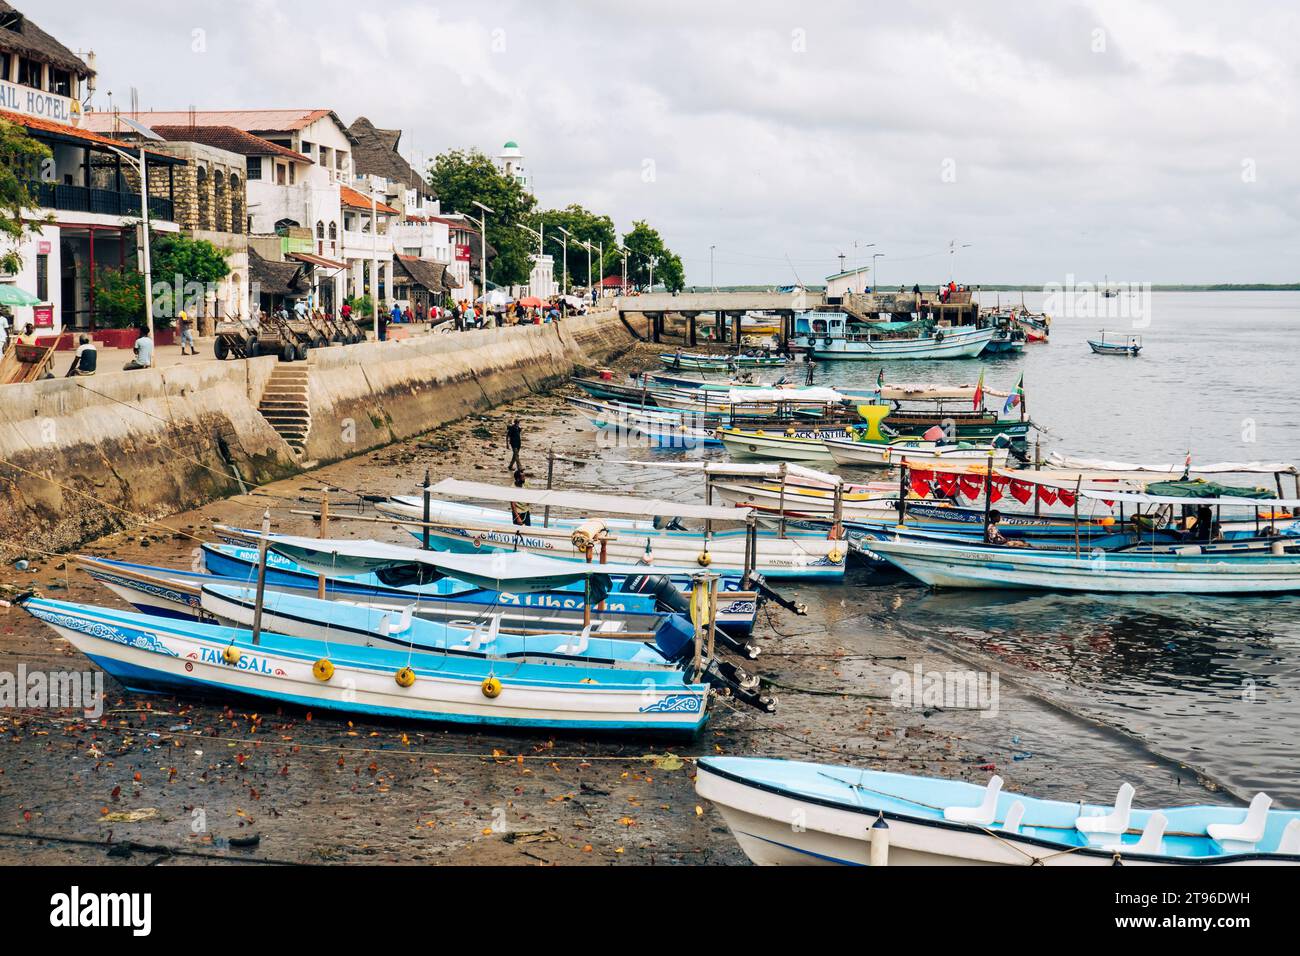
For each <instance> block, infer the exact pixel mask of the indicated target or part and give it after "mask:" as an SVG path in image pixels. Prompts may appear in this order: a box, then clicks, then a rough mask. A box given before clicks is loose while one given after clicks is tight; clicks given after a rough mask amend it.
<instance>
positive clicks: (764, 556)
mask: <svg viewBox="0 0 1300 956" xmlns="http://www.w3.org/2000/svg"><path fill="white" fill-rule="evenodd" d="M430 490H431V492H432V494H433V495H437V496H442V495H450V496H453V497H461V498H471V499H478V500H484V501H500V502H511V501H520V502H526V503H528V504H530V505H532V506H533V507H534V508H546V507H554V508H556V509H557V510H568V511H576V512H578V513H579V514H582V515H586V516H591V515H635V516H637V517H636V518H635V519H633V520H627V519H621V518H610V519H593V518H591V517H584V518H581V519H577V518H554V517H553V518H551V519H550V523H549V526H547V525H546V524H545V523H543V524H541V525H539V524H533V525H530V526H518V525H515V524H514V523H513V522H512V521H511V519H510V514H509V512H505V511H497V510H494V509H489V508H480V507H475V506H471V505H464V504H458V503H456V502H451V501H446V500H441V498H436V499H433V500H431V502H430V519H431V521H432V522H433V525H432V527H430V528H429V535H430V541H431V544H432V545H433V546H434V547H438V548H442V549H445V550H450V551H455V552H458V553H475V552H481V551H485V550H486V551H527V552H529V553H532V554H539V555H543V556H545V557H552V558H561V559H564V560H570V561H588V560H590V559H591V558H592V555H593V548H597V549H599V551H600V555H601V556H602V557H604V558H605V559H606V560H609V561H612V562H616V563H624V564H634V563H636V562H638V561H644V560H647V559H649V560H653V561H654V563H655V565H656V566H657V567H658V566H666V567H668V568H689V567H698V568H710V569H712V570H714V571H716V572H719V573H724V574H742V575H743V574H747V573H750V572H757V573H758V574H761V575H763V576H764V577H767V578H771V579H778V578H838V577H841V576H842V575H843V574H844V557H845V552H844V547H843V543H842V542H839V541H836V540H833V539H828V538H827V537H826V536H825V535H816V534H799V535H789V536H781V535H776V534H772V533H769V532H765V531H764V532H757V531H751V530H749V529H746V528H743V527H742V528H740V529H738V530H730V529H726V530H714V529H713V527H712V525H713V523H715V522H727V523H731V524H735V523H737V522H743V521H744V520H745V518H746V516H747V512H746V511H745V510H744V509H740V508H719V507H715V506H709V505H693V504H683V503H680V502H672V501H655V500H652V499H641V498H632V497H627V496H621V495H602V494H593V493H588V492H577V491H553V490H544V489H532V488H506V487H500V486H496V485H489V484H481V483H477V482H464V481H458V480H456V479H445V480H444V481H442V482H440V483H439V484H437V485H435V486H433V487H432V488H431V489H430ZM377 507H378V509H379V510H380V511H381V512H384V513H386V514H391V515H395V516H398V517H401V518H404V519H407V520H413V521H420V520H421V518H422V515H423V513H424V502H423V501H422V499H420V498H412V497H404V496H398V497H395V498H391V499H389V500H388V501H387V502H382V503H380V504H379V505H378V506H377ZM534 514H536V512H534ZM653 518H661V519H666V520H669V519H674V518H681V519H683V520H692V519H698V520H701V521H704V522H705V528H704V529H702V530H697V531H692V530H676V529H673V528H657V527H655V526H654V523H653V521H650V520H644V519H653ZM544 522H545V519H544ZM412 533H413V534H416V535H417V536H418V535H419V534H420V533H421V532H419V531H412ZM751 538H752V540H751Z"/></svg>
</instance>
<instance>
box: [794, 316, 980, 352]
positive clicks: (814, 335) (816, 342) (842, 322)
mask: <svg viewBox="0 0 1300 956" xmlns="http://www.w3.org/2000/svg"><path fill="white" fill-rule="evenodd" d="M924 325H926V323H916V322H873V323H865V324H861V323H854V322H852V320H851V319H850V317H849V315H848V314H847V313H844V312H803V313H799V314H797V315H796V316H795V336H794V337H793V338H792V339H791V340H790V346H791V348H795V349H801V350H803V351H806V352H809V353H811V354H812V356H813V357H814V358H817V359H822V360H832V359H860V360H883V359H950V358H952V359H955V358H974V357H975V356H977V355H979V354H980V353H982V352H983V351H984V349H985V347H986V346H987V345H988V344H989V342H990V341H992V339H993V335H994V333H995V332H996V331H997V330H996V329H995V328H993V327H992V326H987V327H984V328H977V327H975V326H973V325H970V326H966V325H963V326H955V327H953V328H937V329H933V330H928V329H927V328H923V327H922V326H924Z"/></svg>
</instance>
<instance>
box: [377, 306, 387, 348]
mask: <svg viewBox="0 0 1300 956" xmlns="http://www.w3.org/2000/svg"><path fill="white" fill-rule="evenodd" d="M387 338H388V313H387V312H385V311H384V310H383V309H380V310H379V314H378V315H377V316H375V340H376V341H377V342H382V341H384V340H385V339H387Z"/></svg>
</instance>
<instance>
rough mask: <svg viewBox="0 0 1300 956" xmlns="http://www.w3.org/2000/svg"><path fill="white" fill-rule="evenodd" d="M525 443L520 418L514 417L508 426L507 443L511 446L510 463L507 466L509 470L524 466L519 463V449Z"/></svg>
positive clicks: (516, 469)
mask: <svg viewBox="0 0 1300 956" xmlns="http://www.w3.org/2000/svg"><path fill="white" fill-rule="evenodd" d="M523 443H524V430H523V428H522V427H521V426H520V424H519V419H517V418H515V419H512V420H511V422H510V424H509V426H507V427H506V444H507V445H509V446H510V464H509V465H507V466H506V470H507V471H519V470H520V469H521V468H522V467H523V466H522V465H521V464H520V463H519V451H520V449H521V448H522V447H523Z"/></svg>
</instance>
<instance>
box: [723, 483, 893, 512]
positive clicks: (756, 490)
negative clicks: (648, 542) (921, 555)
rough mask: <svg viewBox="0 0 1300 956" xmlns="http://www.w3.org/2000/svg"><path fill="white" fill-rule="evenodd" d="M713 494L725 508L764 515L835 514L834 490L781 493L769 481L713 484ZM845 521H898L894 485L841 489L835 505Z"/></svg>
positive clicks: (796, 488)
mask: <svg viewBox="0 0 1300 956" xmlns="http://www.w3.org/2000/svg"><path fill="white" fill-rule="evenodd" d="M713 492H714V494H716V495H717V496H718V497H719V498H721V499H722V500H723V501H725V502H726V503H727V504H729V505H732V506H733V507H738V508H753V509H755V510H756V511H760V512H763V513H765V514H780V513H781V512H785V513H786V514H797V515H811V516H817V517H824V518H830V517H831V516H833V515H834V514H835V510H836V505H835V490H834V489H833V488H826V487H820V488H819V487H813V486H811V485H807V484H804V483H795V482H787V483H786V485H785V488H784V489H782V487H781V484H780V483H779V482H772V481H747V482H742V481H725V480H715V481H714V482H713ZM839 511H840V517H841V518H842V519H843V520H845V521H854V520H858V521H868V520H874V521H884V520H897V519H898V482H896V481H895V482H875V483H873V484H871V485H847V484H846V485H845V486H844V491H843V494H842V495H841V501H840V504H839Z"/></svg>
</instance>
